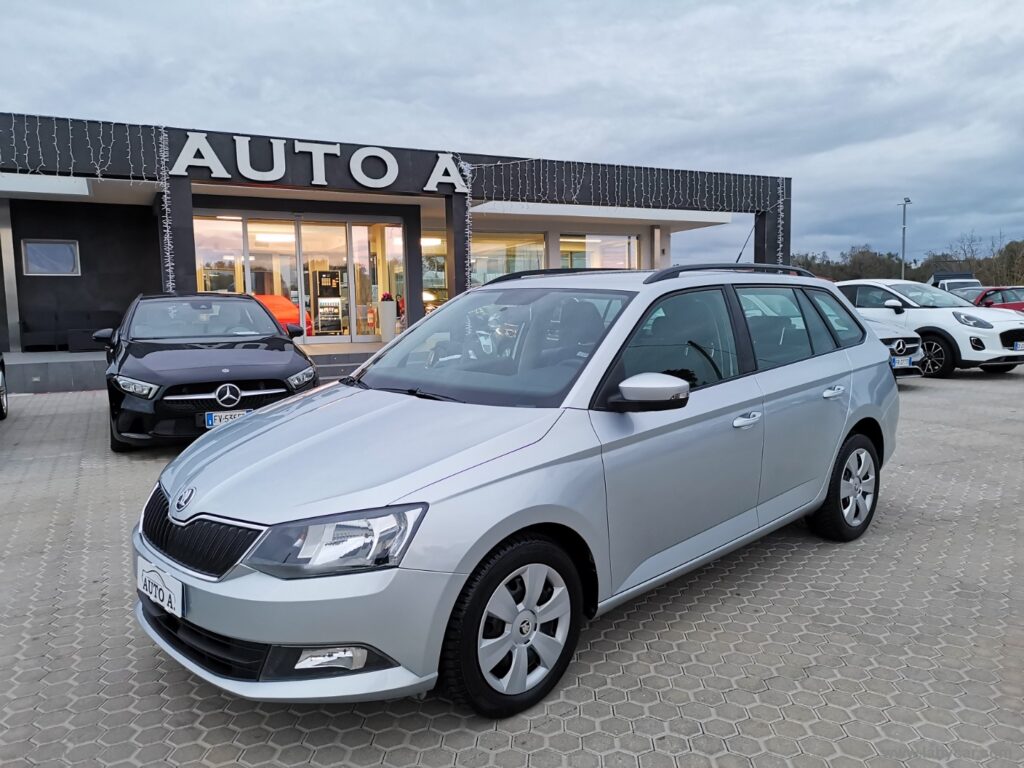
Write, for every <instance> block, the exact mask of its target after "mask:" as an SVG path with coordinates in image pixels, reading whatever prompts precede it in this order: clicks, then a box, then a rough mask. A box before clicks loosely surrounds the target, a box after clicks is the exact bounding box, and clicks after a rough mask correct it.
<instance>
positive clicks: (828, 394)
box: [821, 384, 846, 400]
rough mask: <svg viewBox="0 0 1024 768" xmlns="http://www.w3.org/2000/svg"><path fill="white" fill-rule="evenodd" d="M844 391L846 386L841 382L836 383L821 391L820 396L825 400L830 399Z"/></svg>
mask: <svg viewBox="0 0 1024 768" xmlns="http://www.w3.org/2000/svg"><path fill="white" fill-rule="evenodd" d="M845 391H846V387H844V386H843V385H842V384H836V385H835V386H834V387H829V388H828V389H826V390H825V391H824V392H822V393H821V396H822V397H824V398H825V399H826V400H831V399H832V398H833V397H839V396H840V395H841V394H843V392H845Z"/></svg>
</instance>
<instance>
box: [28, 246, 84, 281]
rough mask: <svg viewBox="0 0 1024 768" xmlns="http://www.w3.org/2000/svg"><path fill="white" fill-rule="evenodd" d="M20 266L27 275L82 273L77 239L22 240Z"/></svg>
mask: <svg viewBox="0 0 1024 768" xmlns="http://www.w3.org/2000/svg"><path fill="white" fill-rule="evenodd" d="M21 266H22V270H23V271H24V274H25V275H29V276H37V277H39V276H47V277H77V276H79V275H81V274H82V270H81V265H80V264H79V262H78V241H77V240H22V241H21Z"/></svg>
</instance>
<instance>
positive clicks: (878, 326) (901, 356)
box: [864, 317, 924, 378]
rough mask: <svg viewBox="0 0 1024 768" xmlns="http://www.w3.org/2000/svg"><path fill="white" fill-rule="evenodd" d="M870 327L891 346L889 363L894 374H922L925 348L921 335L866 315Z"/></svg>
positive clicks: (884, 342) (897, 375)
mask: <svg viewBox="0 0 1024 768" xmlns="http://www.w3.org/2000/svg"><path fill="white" fill-rule="evenodd" d="M864 320H865V321H866V322H867V324H868V327H869V328H871V330H872V331H874V332H875V336H877V337H878V340H879V341H881V342H882V343H883V344H885V346H887V347H888V348H889V365H890V366H892V373H893V376H896V377H897V378H899V377H901V376H920V375H921V374H922V373H923V371H922V370H921V360H922V359H923V358H924V350H923V349H922V348H921V337H920V336H918V335H917V334H916V333H914V332H913V331H911V330H908V329H906V328H902V327H900V326H898V325H893V324H892V323H883V322H882V321H881V320H872V319H871V318H870V317H864Z"/></svg>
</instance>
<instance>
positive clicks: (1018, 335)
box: [999, 328, 1024, 349]
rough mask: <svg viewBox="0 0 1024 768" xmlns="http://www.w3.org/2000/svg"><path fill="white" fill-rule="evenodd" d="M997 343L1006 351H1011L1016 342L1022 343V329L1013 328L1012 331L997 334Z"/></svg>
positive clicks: (1023, 333) (1023, 332)
mask: <svg viewBox="0 0 1024 768" xmlns="http://www.w3.org/2000/svg"><path fill="white" fill-rule="evenodd" d="M999 341H1001V342H1002V344H1003V346H1004V347H1006V348H1007V349H1013V345H1014V344H1015V343H1016V342H1018V341H1024V328H1014V329H1013V330H1012V331H1003V332H1002V333H1000V334H999Z"/></svg>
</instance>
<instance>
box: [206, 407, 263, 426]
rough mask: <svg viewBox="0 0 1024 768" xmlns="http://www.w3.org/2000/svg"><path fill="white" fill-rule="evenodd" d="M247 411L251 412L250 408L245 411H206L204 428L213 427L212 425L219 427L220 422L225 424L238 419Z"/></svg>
mask: <svg viewBox="0 0 1024 768" xmlns="http://www.w3.org/2000/svg"><path fill="white" fill-rule="evenodd" d="M247 413H252V409H251V408H250V409H249V410H247V411H207V412H206V428H207V429H213V428H214V427H219V426H220V425H221V424H227V423H228V422H229V421H234V420H235V419H240V418H242V417H243V416H245V414H247Z"/></svg>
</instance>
